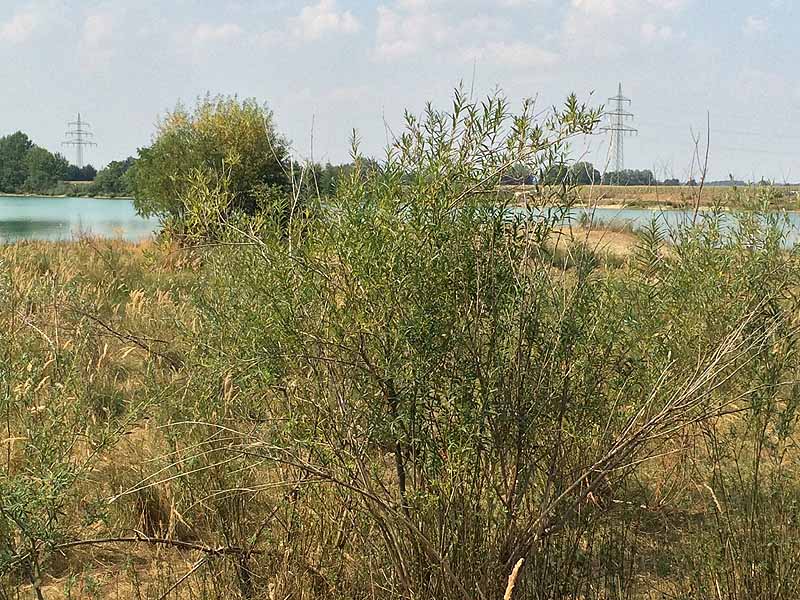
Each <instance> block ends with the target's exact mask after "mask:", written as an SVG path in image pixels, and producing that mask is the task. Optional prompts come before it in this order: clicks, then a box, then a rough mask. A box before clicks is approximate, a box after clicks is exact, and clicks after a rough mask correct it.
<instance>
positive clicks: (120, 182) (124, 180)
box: [92, 156, 136, 196]
mask: <svg viewBox="0 0 800 600" xmlns="http://www.w3.org/2000/svg"><path fill="white" fill-rule="evenodd" d="M135 164H136V159H135V158H133V157H132V156H129V157H128V158H126V159H125V160H123V161H118V160H115V161H112V162H110V163H108V165H107V166H106V168H105V169H103V170H102V171H100V172H99V173H98V174H97V177H95V179H94V185H93V186H92V192H94V193H96V194H107V195H110V196H122V195H127V194H131V193H132V192H133V182H132V180H131V179H132V177H133V171H132V169H133V167H134V165H135Z"/></svg>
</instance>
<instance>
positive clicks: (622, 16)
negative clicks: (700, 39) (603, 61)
mask: <svg viewBox="0 0 800 600" xmlns="http://www.w3.org/2000/svg"><path fill="white" fill-rule="evenodd" d="M691 1H692V0H571V3H570V6H569V8H568V9H567V14H566V17H565V19H564V26H563V29H562V45H563V46H564V48H565V51H570V52H575V53H588V54H591V55H592V56H594V57H603V58H608V57H610V56H617V55H619V54H621V53H623V52H624V51H625V50H627V49H628V48H629V47H630V45H631V44H633V43H636V42H640V41H644V42H647V43H652V42H655V41H667V40H669V39H672V38H673V37H676V36H675V31H674V28H673V24H672V21H673V20H674V19H676V18H677V17H678V16H679V15H680V13H681V11H683V10H684V9H685V8H686V7H687V6H688V5H689V4H690V3H691Z"/></svg>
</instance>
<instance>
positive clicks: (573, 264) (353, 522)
mask: <svg viewBox="0 0 800 600" xmlns="http://www.w3.org/2000/svg"><path fill="white" fill-rule="evenodd" d="M599 117H600V115H599V112H597V111H594V110H592V109H590V108H588V107H586V106H582V105H580V104H579V103H578V102H577V100H576V99H575V98H574V97H573V98H570V99H569V100H568V101H567V103H566V104H565V106H564V107H563V108H562V109H561V110H559V111H558V112H555V113H553V114H550V115H547V116H546V118H545V119H544V120H543V121H537V120H536V119H535V118H534V116H533V115H532V114H531V108H530V106H526V107H525V108H524V109H523V112H522V113H521V114H518V115H513V114H510V112H509V110H508V105H507V104H506V102H505V101H504V100H503V99H502V98H497V97H493V98H489V99H487V100H486V101H485V102H484V103H482V104H472V103H470V102H469V101H467V100H466V99H465V98H463V97H462V96H461V95H460V94H457V95H456V99H455V102H454V106H453V108H452V110H451V111H450V112H449V113H447V114H444V113H440V112H437V111H434V110H432V109H429V110H428V111H427V112H426V113H425V114H424V115H423V116H422V117H419V118H417V117H414V116H408V118H407V124H406V130H405V132H404V133H403V134H402V135H401V136H400V137H399V139H398V141H397V142H396V144H395V145H393V146H392V147H391V148H389V149H388V152H387V155H386V157H385V159H384V160H382V161H380V162H379V163H370V162H368V161H366V160H365V159H364V158H363V157H362V156H361V155H360V153H359V151H358V148H357V146H356V147H354V148H353V160H352V166H351V168H349V169H348V170H347V172H346V174H344V175H342V176H340V177H339V179H338V181H337V184H336V185H335V189H334V193H333V194H331V195H329V196H323V195H322V194H319V195H318V194H317V193H316V192H315V191H314V189H313V185H312V186H311V187H312V190H311V191H308V190H306V191H304V190H300V189H296V188H295V189H293V190H292V191H291V194H290V198H292V199H294V198H302V199H303V202H302V203H301V204H295V203H294V202H288V203H287V201H286V200H285V199H284V198H280V197H278V196H277V195H265V196H263V197H259V202H260V204H259V205H258V206H259V208H260V210H258V211H256V214H255V215H254V216H252V217H251V218H244V217H243V216H242V215H243V213H244V210H238V211H228V210H219V207H229V206H234V205H236V206H239V205H237V204H235V203H237V202H240V201H241V198H242V196H241V194H242V193H243V192H242V189H243V188H241V187H239V186H238V184H237V179H238V178H237V177H234V176H233V175H232V172H231V171H228V170H220V171H213V170H212V169H213V168H215V167H213V165H214V164H216V163H213V162H212V163H211V164H212V166H206V167H205V168H206V169H207V170H206V171H204V172H205V176H203V177H201V176H200V174H202V173H203V171H197V170H196V171H195V175H194V176H192V177H193V178H190V179H189V180H188V184H187V185H191V186H192V189H193V197H196V198H200V199H199V200H195V201H194V202H191V203H186V204H182V205H181V209H180V211H179V213H178V214H181V215H185V216H188V217H190V218H191V219H193V220H192V221H188V222H189V223H190V225H191V226H192V230H193V231H211V232H212V233H213V235H214V239H215V243H213V244H209V243H205V241H204V242H203V243H201V244H198V245H196V246H189V245H185V244H186V242H187V238H186V237H185V236H181V238H180V239H181V241H182V242H183V243H184V245H180V246H179V245H175V242H174V241H169V240H162V241H160V242H159V243H158V245H154V244H152V243H150V244H144V245H138V246H128V245H123V244H120V243H119V242H114V241H102V242H101V241H95V240H91V239H83V240H81V241H79V242H77V243H73V244H38V243H27V244H17V245H12V246H5V247H2V248H0V261H1V262H2V265H3V268H2V269H0V273H2V278H1V279H0V327H2V328H3V330H4V331H7V332H10V335H6V336H3V337H0V414H2V415H3V421H2V426H3V427H4V432H3V435H2V436H1V437H0V439H2V440H3V441H2V445H0V448H1V449H2V450H3V451H2V452H0V472H2V473H3V476H2V477H0V533H2V535H0V593H1V594H2V595H3V596H5V597H10V598H26V597H37V596H38V597H39V598H56V597H97V598H101V597H102V598H114V597H118V598H166V597H170V596H171V597H175V598H178V597H180V598H232V597H234V598H235V597H240V598H246V599H249V598H289V597H292V598H340V597H344V598H364V599H367V598H386V599H388V598H437V599H450V598H453V599H460V600H466V599H472V598H485V599H490V598H501V597H503V596H504V592H505V597H506V598H512V596H513V598H536V599H562V598H587V599H588V598H593V599H597V600H600V599H606V598H683V599H687V600H701V599H703V600H704V599H706V598H711V597H716V598H729V599H734V600H738V599H740V598H741V599H745V598H748V599H750V598H764V599H767V598H769V599H774V600H781V599H784V598H785V599H787V600H788V599H793V598H796V597H797V595H798V592H799V591H800V578H798V577H797V576H796V575H795V574H794V566H795V564H796V561H797V559H798V558H800V530H799V529H800V519H799V518H798V517H800V514H798V511H800V508H799V507H800V478H799V476H798V470H797V469H796V461H797V459H798V455H797V446H796V442H795V437H796V432H797V425H798V423H797V421H798V418H800V413H798V406H799V401H800V396H798V392H800V386H799V385H798V382H799V381H800V379H798V369H799V368H800V361H798V353H797V349H798V342H800V340H798V335H797V334H798V328H797V325H798V323H797V315H798V314H800V313H798V309H800V306H798V298H800V296H798V294H797V291H798V286H800V263H799V262H798V258H800V257H798V255H797V253H796V252H795V251H789V250H787V249H786V247H785V245H784V242H785V234H786V227H785V223H784V222H783V221H782V219H781V217H780V215H778V214H775V213H761V212H756V211H753V210H751V211H745V212H741V213H737V214H735V215H734V216H726V217H724V216H723V215H722V213H721V212H719V211H708V212H705V213H703V214H702V215H700V216H699V217H698V219H697V221H696V222H695V223H691V222H687V223H686V224H685V225H684V226H681V227H679V228H677V229H676V230H675V231H673V232H671V238H672V243H671V244H669V245H668V244H667V243H666V241H665V234H664V232H663V231H661V230H659V229H658V228H657V227H655V226H653V227H647V228H645V229H644V230H642V231H640V232H638V233H637V234H636V238H635V240H636V241H635V243H634V246H633V247H632V248H631V249H630V250H629V251H628V252H627V253H626V254H625V255H624V256H623V257H620V256H617V257H615V258H612V257H604V256H603V255H601V254H600V253H599V252H597V249H596V247H595V246H593V245H592V244H590V243H587V241H586V240H588V239H589V238H588V237H587V238H585V239H584V240H583V241H581V240H580V238H579V237H576V241H574V242H572V243H570V244H567V243H565V242H564V235H563V229H562V227H561V223H562V220H563V217H564V214H565V211H567V210H568V209H569V207H570V206H571V205H572V204H573V203H574V202H575V201H576V200H577V199H578V191H579V190H577V189H576V188H575V186H574V185H571V184H569V183H568V182H564V181H560V182H554V183H552V184H548V183H544V177H543V175H544V174H546V173H548V172H551V170H552V168H553V166H554V165H559V164H563V163H564V162H565V160H566V155H567V153H568V142H569V139H570V137H571V136H573V135H577V134H581V133H586V132H589V131H591V130H592V128H593V127H594V126H595V124H596V123H597V122H598V119H599ZM224 164H225V165H226V168H227V165H228V164H230V163H228V162H227V161H224ZM518 165H524V166H525V168H526V169H528V170H529V172H531V173H536V174H537V180H538V181H541V182H543V183H541V184H539V185H538V186H537V187H536V189H535V194H531V195H530V196H529V198H528V205H526V206H525V207H519V206H514V205H512V204H510V200H511V198H509V196H508V195H507V194H505V193H503V192H500V191H498V184H499V183H500V182H501V181H503V178H504V177H507V176H508V175H509V172H510V171H511V170H512V169H514V168H515V167H516V166H518ZM137 169H138V167H137ZM220 169H222V168H221V167H220ZM312 172H313V170H312ZM209 173H210V175H209ZM139 176H140V172H139V171H138V170H137V174H136V177H137V179H138V177H139ZM312 180H313V178H312ZM293 182H294V183H295V184H298V185H299V184H302V185H304V186H308V185H309V179H308V178H306V177H301V178H296V179H294V180H293ZM244 189H246V188H244ZM179 198H181V196H179ZM262 198H263V199H262ZM204 200H205V201H206V202H209V203H210V204H209V205H208V206H209V208H208V210H204V209H203V208H202V205H203V201H204ZM270 201H271V202H272V204H270V203H269V202H270ZM215 203H216V204H215ZM287 204H288V205H289V206H290V207H291V209H290V210H289V211H288V212H286V211H285V207H286V206H287ZM543 205H548V206H554V207H555V208H554V209H553V210H552V211H551V212H550V213H548V214H549V215H550V216H549V217H543V216H542V211H541V208H542V206H543ZM170 214H173V213H170ZM628 235H631V236H633V235H634V234H632V233H628ZM189 239H190V240H191V238H189ZM509 576H511V577H512V581H513V584H514V589H513V590H511V589H510V588H511V586H510V585H508V583H507V582H508V580H509Z"/></svg>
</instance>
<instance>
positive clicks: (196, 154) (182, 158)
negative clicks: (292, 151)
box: [133, 96, 291, 223]
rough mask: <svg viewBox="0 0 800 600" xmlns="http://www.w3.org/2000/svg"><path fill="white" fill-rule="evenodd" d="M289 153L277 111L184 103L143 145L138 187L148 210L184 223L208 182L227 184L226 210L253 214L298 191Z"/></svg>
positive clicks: (205, 101)
mask: <svg viewBox="0 0 800 600" xmlns="http://www.w3.org/2000/svg"><path fill="white" fill-rule="evenodd" d="M288 165H289V150H288V144H287V142H286V140H285V139H284V138H283V137H282V136H281V135H280V134H279V133H278V132H277V131H276V129H275V126H274V123H273V118H272V112H271V111H269V110H268V109H267V108H266V107H265V106H264V105H262V104H259V103H258V102H257V101H256V100H253V99H248V100H239V99H238V98H236V97H227V96H216V97H211V96H206V97H204V98H201V99H200V100H199V101H198V102H197V105H196V107H195V108H194V110H193V111H188V110H186V109H185V108H183V107H181V106H178V107H177V108H176V109H175V110H174V111H173V112H171V113H169V114H168V115H167V116H166V117H165V118H164V120H163V121H162V122H161V123H160V125H159V127H158V130H157V133H156V135H155V140H154V142H153V144H152V146H150V147H149V148H143V149H140V150H139V159H138V162H137V166H136V170H135V175H134V176H133V191H134V198H135V205H136V208H137V210H138V211H139V212H140V213H141V214H142V215H147V216H150V215H159V216H162V217H170V218H171V219H173V220H175V221H177V222H178V223H182V222H183V221H184V216H185V214H186V212H187V208H188V207H187V204H188V203H191V202H192V201H193V198H195V197H197V196H199V195H201V194H196V193H195V191H196V186H197V185H199V184H201V183H202V182H206V183H207V184H209V185H211V186H212V187H213V186H216V185H221V184H222V182H223V180H224V186H225V188H226V190H227V192H228V193H229V194H230V196H231V202H230V203H229V204H228V205H227V206H226V207H225V211H226V213H231V212H239V213H245V214H248V215H253V214H255V213H257V212H258V211H259V208H260V207H262V206H264V204H265V202H266V201H267V200H268V199H269V198H270V197H274V194H275V192H276V191H277V192H279V193H281V194H282V195H285V194H286V192H287V191H288V190H289V189H290V185H291V182H290V178H289V175H288V168H287V167H288Z"/></svg>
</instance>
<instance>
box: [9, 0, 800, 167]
mask: <svg viewBox="0 0 800 600" xmlns="http://www.w3.org/2000/svg"><path fill="white" fill-rule="evenodd" d="M799 19H800V2H798V0H763V1H759V2H753V1H749V2H748V1H744V0H726V1H721V0H719V1H717V0H715V1H712V0H497V1H495V2H479V1H476V0H384V1H383V2H357V1H354V0H296V1H294V2H287V1H282V0H276V1H264V0H238V1H227V2H211V1H208V0H173V1H171V2H166V1H163V0H113V1H106V2H101V1H93V0H87V1H80V2H78V1H74V0H2V3H0V80H1V81H3V82H4V83H5V89H4V91H3V93H0V134H4V133H9V132H12V131H15V130H17V129H22V130H24V131H26V132H28V133H29V134H30V135H31V136H32V137H33V138H34V140H35V141H36V142H37V143H39V144H41V145H43V146H46V147H48V148H50V149H51V150H59V149H60V142H61V140H62V137H63V131H64V129H65V123H66V121H68V120H71V118H72V117H74V114H75V113H77V112H78V111H81V113H82V114H83V115H84V117H85V118H86V119H87V120H88V121H90V122H91V123H92V125H93V128H94V131H95V133H96V136H97V141H98V142H99V146H98V148H97V149H95V150H93V151H92V152H91V153H90V155H89V158H90V160H91V161H92V162H94V163H95V164H103V163H105V162H107V161H109V160H113V159H116V158H122V157H125V156H128V155H131V154H135V151H136V148H137V147H140V146H143V145H147V144H148V143H149V142H150V139H151V136H152V132H153V129H154V123H155V122H156V120H157V118H158V116H159V115H160V114H163V113H164V112H165V111H166V110H168V109H170V108H172V107H174V106H175V104H176V102H177V101H179V100H182V101H184V102H187V103H191V102H192V101H193V100H194V98H196V97H197V96H198V95H201V94H204V93H206V92H211V93H225V94H238V95H240V96H253V97H256V98H258V99H259V100H262V101H265V102H267V103H268V104H269V105H270V107H271V108H272V109H273V110H274V112H275V117H276V122H277V124H278V127H279V129H280V130H281V131H283V132H284V134H285V135H286V136H287V137H288V138H289V139H290V140H291V141H292V144H293V147H294V149H295V151H296V153H297V155H298V156H301V157H309V156H310V155H311V150H312V145H311V137H312V136H311V132H312V129H313V132H314V136H313V139H314V143H313V154H314V158H315V159H317V160H321V161H325V160H330V161H332V162H339V161H344V160H346V159H347V155H348V138H349V135H350V132H351V131H352V129H354V128H355V129H357V130H358V131H359V134H360V136H361V138H362V141H363V148H364V149H365V151H367V152H370V153H379V152H380V151H381V149H382V148H383V146H384V145H385V143H386V140H387V128H388V129H390V130H394V131H396V130H397V129H399V128H400V127H401V124H402V115H403V111H404V109H406V108H408V109H409V110H411V111H412V112H419V111H421V110H422V109H423V107H424V105H425V102H426V101H428V100H430V101H432V102H433V103H434V105H436V106H438V107H442V108H445V107H447V104H448V102H449V98H450V97H451V94H452V89H453V87H454V86H456V85H457V84H458V82H459V81H460V80H464V81H465V82H466V85H467V87H469V86H470V85H471V82H472V80H473V77H472V75H473V66H475V78H474V89H475V93H476V94H487V93H490V92H492V90H495V89H497V88H500V89H502V90H503V91H504V93H505V94H506V95H507V96H508V97H509V99H510V100H512V102H513V103H514V104H515V105H518V104H519V103H521V101H522V99H523V98H525V97H533V96H536V97H537V98H538V102H539V105H540V106H542V107H546V106H549V105H552V104H555V103H560V102H561V101H562V100H563V98H564V97H565V96H566V94H567V93H569V92H571V91H574V92H576V93H577V94H578V95H579V96H580V97H581V98H583V99H586V100H588V101H590V102H593V103H602V102H605V99H606V98H607V97H608V96H611V95H613V94H614V93H615V92H616V87H617V83H618V82H620V81H621V82H622V84H623V87H624V91H625V94H626V95H627V96H629V97H630V98H632V99H633V105H632V111H633V112H634V113H635V114H636V119H635V121H634V122H633V124H634V126H636V127H638V128H639V131H640V134H639V135H638V136H637V137H633V138H629V139H627V140H626V166H627V167H629V168H650V169H654V170H655V171H656V173H657V175H659V176H660V177H663V176H675V177H679V178H681V179H684V178H686V177H687V175H688V174H689V167H690V164H691V158H692V150H693V144H692V138H691V133H690V131H691V130H692V129H694V130H695V131H699V130H702V129H703V128H704V126H705V120H706V111H707V110H708V111H710V114H711V162H710V166H711V169H710V170H711V176H712V177H713V178H726V177H727V176H728V174H729V173H732V174H734V175H735V176H737V177H739V178H744V179H751V178H759V177H761V176H765V177H768V178H772V179H777V180H781V181H783V180H789V181H800V70H798V65H799V64H800V37H798V30H799V29H800V28H798V25H797V23H798V20H799ZM312 125H313V127H312ZM575 154H576V157H577V156H581V157H583V158H586V159H588V160H591V161H593V162H595V164H596V165H598V166H601V170H602V165H603V163H604V162H605V160H606V157H607V140H606V139H605V138H604V137H603V136H593V137H591V138H588V139H585V140H578V141H577V143H576V145H575Z"/></svg>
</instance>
